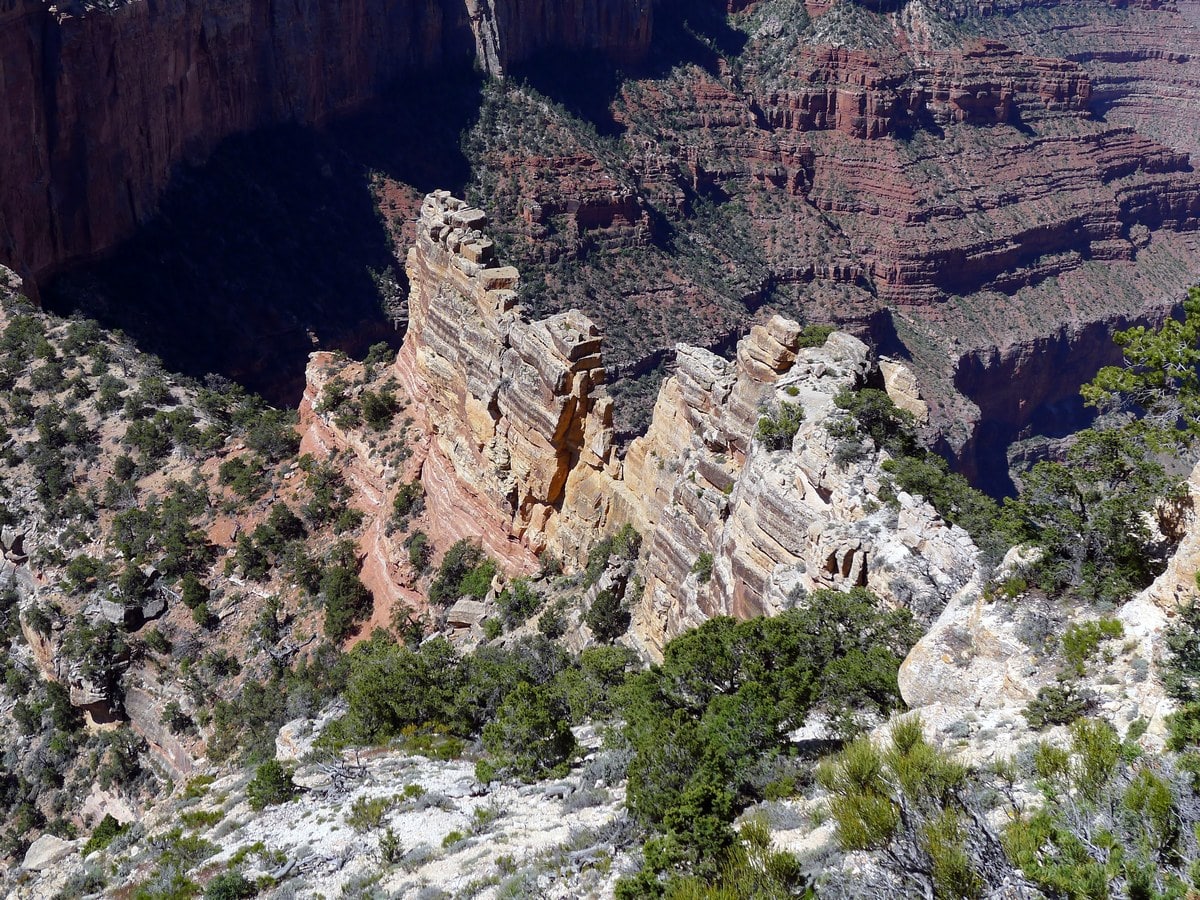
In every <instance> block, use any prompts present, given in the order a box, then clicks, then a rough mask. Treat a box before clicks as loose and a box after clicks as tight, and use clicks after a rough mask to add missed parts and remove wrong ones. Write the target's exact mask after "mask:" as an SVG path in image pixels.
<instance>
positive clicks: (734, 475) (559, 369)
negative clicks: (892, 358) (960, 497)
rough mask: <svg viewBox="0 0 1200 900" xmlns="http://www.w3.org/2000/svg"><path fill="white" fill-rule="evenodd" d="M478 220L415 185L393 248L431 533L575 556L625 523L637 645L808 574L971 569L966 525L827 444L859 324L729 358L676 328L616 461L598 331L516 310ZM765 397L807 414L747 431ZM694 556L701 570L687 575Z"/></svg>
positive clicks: (913, 578) (845, 577) (948, 580)
mask: <svg viewBox="0 0 1200 900" xmlns="http://www.w3.org/2000/svg"><path fill="white" fill-rule="evenodd" d="M485 222H486V217H485V215H484V213H483V212H482V211H480V210H477V209H472V208H469V207H468V206H467V205H466V204H464V203H463V202H462V201H459V200H456V199H454V198H453V197H450V196H449V195H448V194H446V193H445V192H438V193H435V194H432V195H430V196H429V197H427V198H426V200H425V203H424V205H423V206H422V209H421V218H420V221H419V223H418V227H417V240H416V245H415V246H414V247H413V248H412V250H411V251H410V252H409V256H408V274H409V279H410V282H411V295H410V300H409V304H410V310H409V330H408V334H407V336H406V338H405V342H404V346H403V348H402V349H401V351H400V355H399V358H398V361H397V370H398V373H399V376H400V381H401V382H402V384H403V385H404V387H405V388H406V389H407V391H408V393H409V394H410V396H411V397H412V399H413V400H414V407H413V408H414V410H415V411H416V415H417V417H418V420H419V422H420V428H421V429H422V430H423V431H425V432H427V433H428V434H429V435H430V439H429V445H428V447H427V449H426V451H425V452H426V456H425V460H424V464H423V466H422V474H421V478H422V481H423V483H424V486H425V493H426V498H427V503H428V504H429V507H430V509H431V512H432V516H431V518H432V519H434V520H437V521H438V522H439V523H440V525H441V528H442V529H443V530H444V532H445V533H446V536H447V537H449V538H459V537H475V538H478V539H480V540H482V542H483V543H484V545H485V546H486V548H487V549H488V550H489V552H491V553H492V554H493V555H495V556H497V557H499V558H501V559H502V560H503V562H504V564H505V565H506V567H507V568H508V569H509V570H510V571H522V570H527V569H529V568H532V566H533V564H534V554H536V553H538V552H540V551H542V550H546V549H549V550H551V551H552V552H554V553H555V554H557V555H559V556H561V557H562V558H563V559H564V560H565V561H566V562H567V563H568V564H572V563H574V564H578V563H579V562H581V561H582V559H583V558H584V557H585V556H586V553H587V550H588V548H589V547H590V546H591V545H592V544H593V543H594V542H595V541H596V540H598V539H599V538H600V537H601V536H603V535H604V534H605V533H611V532H613V531H615V530H616V529H617V528H619V527H621V526H622V525H624V524H632V525H634V527H636V528H637V530H638V531H639V532H640V533H641V534H642V536H643V539H644V544H643V547H644V550H643V562H644V566H643V571H644V575H645V595H644V598H643V599H642V600H641V601H640V604H639V606H638V609H637V618H638V621H639V632H640V634H641V636H642V637H643V638H644V639H645V640H646V642H647V644H648V646H649V648H650V649H651V651H657V650H661V647H662V645H663V643H664V642H665V641H666V640H667V639H668V638H669V637H671V636H672V635H675V634H678V633H679V632H680V631H682V630H684V629H686V628H688V627H691V626H693V625H695V624H697V623H699V622H701V621H703V620H704V619H706V618H709V617H711V616H715V615H735V616H742V617H746V616H753V615H756V614H762V613H773V612H778V611H779V610H780V609H782V608H784V607H785V606H786V605H787V604H789V603H795V602H800V600H801V599H802V596H803V593H804V591H808V590H814V589H818V588H822V587H836V588H845V587H852V586H855V585H864V586H868V587H870V588H871V589H873V590H875V591H876V592H878V593H879V594H880V595H881V596H883V597H885V598H887V599H888V600H889V601H891V602H893V603H896V604H902V605H906V606H910V607H913V608H914V609H915V610H916V611H917V612H918V614H919V615H920V614H926V615H929V616H932V615H936V614H937V612H938V611H940V609H941V608H942V606H943V605H944V604H945V603H946V602H947V601H948V600H949V599H950V597H951V596H953V595H954V594H955V593H956V592H957V591H959V590H960V589H962V588H963V586H964V585H966V584H967V583H968V582H969V581H970V580H971V578H972V577H973V576H974V574H975V569H976V564H975V549H974V546H973V545H972V543H971V541H970V539H969V537H968V536H967V535H966V534H965V533H964V532H962V531H961V530H960V529H957V528H950V527H948V526H946V524H945V523H943V522H942V521H941V520H940V519H939V518H938V517H937V515H936V514H935V513H934V511H933V510H932V508H930V507H929V506H928V505H926V504H925V503H924V502H922V501H919V500H916V499H914V498H912V497H908V496H906V495H901V496H900V498H899V500H898V502H897V504H896V505H895V506H884V505H883V504H881V503H880V501H879V500H878V497H879V495H880V489H881V487H882V483H883V477H884V476H883V474H882V472H881V470H880V468H879V465H880V463H881V462H882V459H883V456H882V455H880V454H875V455H869V456H867V457H866V458H865V459H858V460H855V461H851V462H846V463H842V464H839V462H838V461H837V459H836V456H837V450H838V448H837V446H836V441H835V440H834V438H833V437H832V436H831V435H830V434H829V431H828V429H827V428H826V425H827V423H828V422H829V420H830V418H831V417H832V416H836V415H841V414H842V413H841V412H840V411H838V410H837V408H836V406H835V404H834V397H835V396H836V395H837V394H838V393H839V392H840V391H841V390H843V389H846V388H854V387H857V386H860V385H862V384H863V383H865V381H866V379H867V377H868V375H869V374H873V373H874V372H875V368H874V364H873V362H872V360H871V357H870V353H869V351H868V349H867V347H866V345H864V344H863V343H862V342H861V341H859V340H857V339H856V338H853V337H851V336H850V335H847V334H841V333H835V334H834V335H832V336H831V337H830V338H829V339H828V341H827V342H826V343H825V345H824V346H822V347H810V348H803V347H802V346H801V344H802V343H803V341H802V335H803V331H802V329H801V327H800V326H799V325H798V324H797V323H795V322H791V321H788V320H786V319H783V318H782V317H778V316H776V317H774V318H772V319H771V320H770V321H769V322H768V323H767V324H765V325H759V326H756V327H755V328H754V329H752V330H751V332H750V334H749V335H748V336H747V337H746V338H745V339H744V340H743V341H742V342H741V343H740V344H739V345H738V349H737V354H736V358H735V359H734V360H732V361H730V360H724V359H722V358H720V357H718V356H716V355H714V354H712V353H710V352H708V351H705V350H701V349H698V348H694V347H687V346H682V345H681V346H680V347H679V348H678V370H677V373H676V374H675V375H674V376H673V377H672V378H670V379H668V381H667V382H666V383H665V384H664V385H663V388H662V390H661V392H660V394H659V397H658V402H657V405H656V407H655V411H654V417H653V420H652V423H651V425H650V428H649V431H648V432H647V434H646V435H645V436H644V437H643V438H641V439H639V440H637V441H635V442H634V443H633V445H632V446H631V447H630V449H629V452H628V455H627V457H626V458H625V459H624V460H620V459H618V458H617V456H616V454H615V453H614V450H613V446H612V427H611V422H612V402H611V400H610V399H609V398H608V396H607V395H606V393H605V391H604V387H603V384H604V369H603V367H602V361H601V355H600V346H601V341H600V335H599V333H598V331H597V329H596V328H595V326H594V325H593V324H592V323H591V322H590V321H589V320H588V319H587V318H585V317H584V316H582V315H581V314H580V313H578V312H576V311H571V312H567V313H563V314H560V315H556V316H551V317H550V318H548V319H544V320H541V321H536V322H530V321H527V320H526V319H525V318H524V316H523V313H522V309H521V306H520V305H519V303H518V294H517V284H518V273H517V272H516V270H515V269H512V268H510V267H505V266H501V265H498V264H497V262H496V261H495V260H494V251H493V246H492V243H491V241H490V240H489V239H488V238H487V237H486V236H485V235H484V234H483V232H482V231H481V228H482V227H483V226H484V224H485ZM907 388H908V390H910V391H911V390H912V385H911V384H909V385H908V386H907ZM781 404H795V405H796V406H798V407H799V408H800V409H801V410H802V411H803V419H804V420H803V422H802V424H801V425H800V427H799V430H798V431H797V432H796V434H795V437H794V439H793V441H792V443H791V445H790V446H789V447H785V448H782V449H778V450H771V449H768V448H767V447H766V446H765V445H763V444H762V443H761V442H760V441H758V440H756V439H755V430H756V427H757V425H758V422H759V418H760V416H761V415H762V414H763V411H764V410H772V409H777V408H778V407H779V406H780V405H781ZM702 557H704V558H705V559H709V558H711V562H712V565H711V577H705V576H702V575H701V574H699V573H697V574H693V573H692V569H693V568H694V567H696V563H697V561H698V560H700V559H701V558H702ZM699 568H700V569H704V568H706V567H705V566H703V565H701V566H700V567H699ZM797 589H800V590H797Z"/></svg>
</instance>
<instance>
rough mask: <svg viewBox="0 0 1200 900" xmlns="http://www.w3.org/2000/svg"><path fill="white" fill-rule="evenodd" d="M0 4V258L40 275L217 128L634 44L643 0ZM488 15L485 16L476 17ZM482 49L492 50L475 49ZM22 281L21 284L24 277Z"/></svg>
mask: <svg viewBox="0 0 1200 900" xmlns="http://www.w3.org/2000/svg"><path fill="white" fill-rule="evenodd" d="M529 6H530V5H529V4H515V3H511V2H498V3H497V2H493V0H485V2H476V0H403V2H399V3H378V2H376V0H352V2H350V3H337V4H334V3H329V2H325V0H305V2H301V3H299V4H294V5H291V6H288V7H286V8H278V9H276V8H275V7H272V6H270V5H264V4H240V5H239V4H234V5H230V4H221V3H214V2H210V0H189V2H186V3H179V4H167V5H163V4H157V3H148V2H129V3H123V4H120V5H116V6H114V8H112V9H107V8H97V7H93V6H91V5H89V4H81V3H69V4H58V5H52V4H49V3H47V2H44V0H10V2H7V3H5V4H3V6H2V7H0V82H2V83H3V84H4V86H5V101H6V102H5V104H4V109H3V110H2V111H0V134H2V135H4V137H3V139H0V170H3V171H4V173H5V177H4V182H3V185H0V259H3V260H4V261H6V262H9V263H10V264H12V265H13V266H14V267H15V268H17V269H18V271H19V273H20V274H21V275H23V276H26V277H27V280H29V276H33V278H35V279H36V278H40V277H42V276H44V275H46V274H47V273H48V272H49V271H50V270H52V269H53V268H54V267H55V266H58V265H60V264H62V263H64V262H67V261H71V260H76V259H79V258H85V257H88V256H91V255H94V254H97V253H101V252H103V251H105V250H108V249H110V248H111V247H113V245H114V244H115V243H116V242H117V241H119V240H120V239H122V238H124V237H126V236H128V235H129V233H130V232H131V230H132V229H133V227H134V226H135V225H137V224H139V223H141V222H143V221H145V220H146V219H147V218H148V217H149V216H150V215H151V214H152V213H153V212H154V209H155V205H156V203H157V201H158V197H159V195H160V193H161V192H162V190H163V188H164V187H165V185H166V183H167V181H168V180H169V178H170V177H171V173H172V170H173V168H174V167H175V166H176V165H177V164H179V163H180V162H184V161H187V162H191V163H196V162H200V161H202V160H203V159H204V158H205V157H206V156H207V155H208V153H209V152H210V151H211V150H212V149H213V147H215V145H216V144H217V143H218V142H219V141H220V140H221V139H222V138H224V137H227V136H229V135H231V134H234V133H236V132H239V131H245V130H248V129H253V128H258V127H262V126H265V125H271V124H277V123H280V122H289V121H299V122H304V123H319V122H322V121H324V120H326V119H327V118H329V117H330V116H333V115H335V114H338V113H341V112H346V111H348V110H350V109H353V108H355V107H358V106H361V105H362V104H363V103H365V102H367V101H369V100H371V99H373V98H374V97H376V96H378V94H379V92H380V91H381V90H382V89H383V88H384V87H386V86H387V85H388V84H389V83H391V82H392V81H394V80H395V79H397V78H399V77H401V76H404V75H406V74H410V73H414V72H420V71H431V70H434V69H436V68H437V67H442V66H448V67H453V68H463V69H466V68H468V67H469V66H470V65H471V60H472V56H473V54H474V53H475V52H476V51H475V50H474V49H473V47H474V46H475V45H478V52H479V53H480V57H479V58H480V61H481V66H482V67H483V68H485V69H487V70H488V71H498V70H499V69H500V68H502V67H504V66H507V65H508V64H510V63H512V62H514V61H517V60H520V59H523V58H525V57H527V56H529V55H530V54H533V53H535V52H537V51H538V50H541V49H546V48H557V49H562V50H571V49H584V48H594V49H596V50H600V51H605V52H608V51H611V52H614V53H618V54H619V55H620V57H621V58H622V59H624V60H631V59H635V58H637V57H638V56H639V55H640V54H641V53H643V52H644V51H645V48H646V45H647V43H648V41H649V37H650V26H651V11H650V4H649V3H648V2H645V0H578V2H571V3H553V4H540V5H536V8H534V9H530V8H529ZM485 26H486V28H485ZM485 50H486V55H485ZM28 288H29V289H30V290H32V289H33V285H32V283H31V284H30V285H29V286H28Z"/></svg>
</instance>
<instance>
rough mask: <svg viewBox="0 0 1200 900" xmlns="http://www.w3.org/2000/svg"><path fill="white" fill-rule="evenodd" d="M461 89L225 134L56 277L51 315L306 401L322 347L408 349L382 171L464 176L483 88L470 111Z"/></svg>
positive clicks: (409, 178)
mask: <svg viewBox="0 0 1200 900" xmlns="http://www.w3.org/2000/svg"><path fill="white" fill-rule="evenodd" d="M450 90H451V89H450V88H449V87H448V86H443V88H442V89H441V90H440V92H435V91H431V90H422V89H419V86H414V85H413V84H412V83H411V82H409V83H408V84H406V85H404V86H403V87H398V88H396V89H395V90H393V91H392V92H390V93H389V94H388V96H387V97H386V98H385V99H384V100H382V101H381V102H379V103H378V104H375V105H374V106H372V107H371V108H369V109H367V110H364V111H362V112H361V113H359V114H357V115H355V116H352V117H349V118H347V119H344V120H341V121H338V122H335V123H333V124H332V125H331V126H330V127H329V128H327V129H324V130H320V131H318V130H316V129H312V128H303V127H300V126H296V125H290V126H281V127H277V128H271V129H266V130H262V131H257V132H254V133H252V134H247V135H239V136H236V137H232V138H229V139H227V140H225V141H223V142H222V143H221V144H220V145H219V146H218V147H217V149H216V151H215V152H214V153H213V154H212V156H211V157H210V158H209V160H208V162H207V163H206V164H205V165H203V166H200V167H194V168H182V169H180V171H179V172H177V173H176V175H175V177H174V178H173V179H172V182H171V184H170V186H169V187H168V189H167V191H166V193H165V194H164V196H163V198H162V202H161V204H160V209H159V213H158V214H157V215H156V216H155V218H154V219H153V220H151V221H149V222H148V223H146V224H145V225H144V226H142V227H141V228H140V229H139V230H138V232H137V233H136V234H135V235H134V236H133V237H132V238H131V239H130V240H128V241H126V242H125V243H124V244H122V245H121V246H120V247H119V248H118V249H117V250H116V251H115V252H114V253H112V254H110V255H108V256H107V257H106V258H105V259H102V260H100V261H98V262H94V263H90V264H87V265H83V266H80V267H76V268H74V269H73V270H71V271H69V272H67V273H65V274H63V275H61V276H59V277H58V278H56V279H55V280H54V281H52V282H51V283H50V284H49V285H48V286H47V287H46V290H45V291H44V296H45V303H46V305H47V307H48V308H50V309H51V310H53V311H55V312H58V313H61V314H67V313H71V312H76V311H78V312H81V313H83V314H85V315H88V316H91V317H94V318H96V319H97V320H99V321H100V322H101V323H102V324H103V325H105V326H107V327H110V328H120V329H122V330H124V331H125V332H126V333H127V334H128V335H129V336H130V337H131V338H132V339H133V340H134V341H135V342H136V343H137V345H138V346H139V347H140V348H141V349H143V350H145V351H147V352H150V353H154V354H156V355H158V356H159V357H160V358H161V359H162V360H163V363H164V365H165V366H166V367H167V368H168V369H170V370H172V371H177V372H182V373H184V374H187V375H192V376H196V377H201V376H203V375H205V374H208V373H210V372H211V373H218V374H221V375H224V376H227V377H229V378H233V379H234V380H236V381H238V382H240V383H242V384H244V385H245V386H246V387H247V388H249V389H250V390H253V391H257V392H259V393H261V394H263V395H264V396H265V397H267V399H268V400H270V401H271V402H273V403H275V404H277V405H280V406H283V407H294V406H295V405H296V404H297V402H298V401H299V398H300V394H301V392H302V391H303V387H304V368H305V364H306V362H307V358H308V354H309V353H310V352H312V351H313V350H314V349H341V350H345V351H346V352H348V353H350V354H351V355H355V356H361V355H362V354H364V353H365V352H366V350H367V348H368V347H369V346H370V345H371V344H372V343H374V342H377V341H387V342H388V343H391V344H393V345H395V346H399V341H400V337H401V335H400V333H399V331H398V330H397V328H396V325H395V321H394V318H393V314H394V307H395V306H397V305H399V300H400V297H401V294H402V290H403V281H404V275H403V267H402V264H401V263H400V262H399V261H398V260H397V259H396V258H395V256H394V252H393V243H392V237H391V235H390V234H389V230H388V223H386V222H384V221H383V220H382V218H381V216H380V214H379V212H378V208H377V204H376V201H375V198H374V197H373V195H372V172H375V171H384V172H387V173H388V174H390V175H392V176H393V177H395V178H396V179H397V180H400V181H403V182H405V183H406V184H409V185H412V186H413V187H415V188H416V189H417V190H419V191H421V192H424V191H427V190H432V189H433V188H435V187H446V186H449V187H455V186H457V185H461V184H462V183H464V182H465V180H466V177H467V175H468V174H469V168H468V166H467V163H466V160H465V159H463V158H462V155H461V153H460V152H459V151H458V135H459V132H460V131H461V130H462V128H464V127H466V125H467V124H468V120H469V119H470V116H471V115H472V110H475V111H477V109H478V84H477V82H476V83H475V86H474V88H473V89H472V88H471V86H470V85H465V84H456V85H455V86H454V88H453V90H454V92H456V93H457V94H459V95H461V96H460V98H459V100H458V102H457V103H456V104H448V105H447V107H446V108H445V109H442V110H438V108H437V105H436V104H437V101H438V100H445V99H446V96H445V95H446V93H447V91H450ZM472 90H473V94H472ZM472 96H473V98H474V99H473V100H472ZM435 112H437V115H434V113H435Z"/></svg>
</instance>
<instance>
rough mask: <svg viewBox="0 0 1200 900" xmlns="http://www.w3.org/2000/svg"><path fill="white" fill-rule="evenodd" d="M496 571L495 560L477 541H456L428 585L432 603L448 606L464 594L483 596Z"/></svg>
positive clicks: (490, 584) (478, 597)
mask: <svg viewBox="0 0 1200 900" xmlns="http://www.w3.org/2000/svg"><path fill="white" fill-rule="evenodd" d="M495 574H496V564H495V562H493V561H492V560H490V559H488V558H487V557H486V556H485V555H484V553H483V550H482V549H481V548H480V547H479V545H478V544H474V543H472V542H470V541H467V540H461V541H457V542H456V543H455V544H454V545H453V546H451V547H450V549H449V550H447V551H446V555H445V556H444V557H442V564H441V566H440V567H439V568H438V574H437V577H436V578H435V579H434V581H433V584H432V585H430V588H429V602H430V603H438V604H442V605H444V606H449V605H450V604H452V603H454V602H455V601H456V600H457V599H458V598H459V597H462V596H464V595H466V596H471V597H475V598H477V599H483V597H485V596H487V592H488V591H489V590H490V589H491V586H492V578H493V577H495Z"/></svg>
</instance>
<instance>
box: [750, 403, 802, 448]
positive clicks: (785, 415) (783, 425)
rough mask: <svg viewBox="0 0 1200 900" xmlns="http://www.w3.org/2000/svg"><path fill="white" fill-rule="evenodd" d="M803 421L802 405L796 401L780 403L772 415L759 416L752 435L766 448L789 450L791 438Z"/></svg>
mask: <svg viewBox="0 0 1200 900" xmlns="http://www.w3.org/2000/svg"><path fill="white" fill-rule="evenodd" d="M803 422H804V407H802V406H800V405H799V404H798V403H781V404H780V405H779V410H778V411H777V412H776V413H774V414H773V415H764V416H761V417H760V418H759V420H758V426H757V427H756V428H755V430H754V437H755V438H756V439H757V440H758V441H759V442H760V443H761V444H762V445H763V446H764V447H766V448H767V449H768V450H771V451H776V450H790V449H791V446H792V439H793V438H795V436H796V432H797V431H799V430H800V426H801V424H803Z"/></svg>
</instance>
